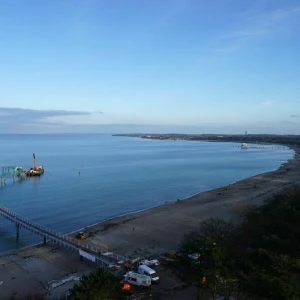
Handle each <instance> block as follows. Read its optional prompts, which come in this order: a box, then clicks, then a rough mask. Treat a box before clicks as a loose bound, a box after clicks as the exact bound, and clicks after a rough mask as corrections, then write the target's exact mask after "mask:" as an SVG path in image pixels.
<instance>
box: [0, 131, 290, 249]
mask: <svg viewBox="0 0 300 300" xmlns="http://www.w3.org/2000/svg"><path fill="white" fill-rule="evenodd" d="M240 146H241V145H240V144H239V143H229V142H202V141H183V140H151V139H142V138H138V137H122V136H112V135H100V134H45V135H9V134H5V135H0V166H8V165H9V166H22V167H24V168H26V169H30V168H31V167H33V153H35V156H36V159H37V164H38V165H43V167H44V169H45V173H44V174H43V175H42V176H40V177H28V178H26V179H25V180H20V179H16V180H15V181H14V180H13V178H12V177H7V178H6V184H5V185H2V186H1V187H0V205H2V206H5V207H7V208H9V209H10V210H12V211H14V212H15V213H17V214H19V215H21V216H23V217H26V218H28V219H30V220H32V221H34V222H37V223H39V224H41V225H43V226H46V227H47V228H50V229H52V230H55V231H58V232H60V233H64V234H65V233H70V232H74V231H76V230H79V229H82V228H84V227H86V226H89V225H92V224H95V223H98V222H100V221H104V220H107V219H110V218H113V217H116V216H120V215H125V214H128V213H132V212H136V211H140V210H144V209H148V208H151V207H154V206H158V205H162V204H163V203H165V202H166V201H176V200H177V199H180V200H183V199H185V198H187V197H189V196H191V195H194V194H196V193H199V192H203V191H207V190H210V189H214V188H217V187H220V186H224V185H228V184H231V183H234V182H236V181H239V180H242V179H245V178H247V177H250V176H253V175H256V174H259V173H264V172H268V171H272V170H276V169H277V168H279V167H280V166H281V165H282V164H283V163H285V162H286V161H287V160H289V159H292V158H293V157H294V151H293V150H291V149H289V148H288V147H286V146H280V145H255V144H249V149H243V150H242V149H241V147H240ZM0 173H1V170H0ZM40 242H41V238H40V237H39V236H37V235H34V234H32V233H30V232H28V231H26V230H25V229H21V231H20V238H19V240H18V241H17V240H16V227H15V225H14V224H13V223H11V222H9V221H8V220H6V219H4V218H3V217H0V253H1V254H4V253H8V252H10V251H14V250H17V249H20V248H24V247H28V246H31V245H34V244H37V243H40Z"/></svg>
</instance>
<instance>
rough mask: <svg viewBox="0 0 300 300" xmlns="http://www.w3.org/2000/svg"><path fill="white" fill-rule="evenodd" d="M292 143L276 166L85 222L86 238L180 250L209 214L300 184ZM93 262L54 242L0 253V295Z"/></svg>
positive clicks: (141, 249)
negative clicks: (289, 152)
mask: <svg viewBox="0 0 300 300" xmlns="http://www.w3.org/2000/svg"><path fill="white" fill-rule="evenodd" d="M293 149H294V150H295V153H296V154H295V158H294V159H292V160H290V161H288V162H287V163H285V164H284V165H282V166H281V167H280V168H279V169H278V170H276V171H274V172H269V173H264V174H260V175H256V176H253V177H251V178H248V179H245V180H242V181H239V182H236V183H234V184H231V185H228V186H225V187H220V188H218V189H214V190H211V191H207V192H203V193H199V194H197V195H194V196H192V197H190V198H188V199H185V200H179V201H177V200H176V201H174V202H168V203H165V204H164V205H161V206H158V207H155V208H151V209H148V210H145V211H141V212H137V213H133V214H129V215H126V216H122V217H117V218H114V219H111V220H108V221H105V222H102V223H99V224H96V225H93V226H91V227H87V228H85V230H84V232H85V233H86V235H87V236H89V237H88V238H87V240H86V241H87V242H89V243H91V244H93V245H96V246H99V247H102V248H104V249H107V250H109V251H113V252H115V253H116V254H120V255H124V256H126V257H137V256H144V257H151V256H156V255H158V254H159V253H160V252H162V251H165V250H176V249H177V247H178V245H179V242H180V240H181V238H182V237H183V236H184V235H185V234H186V233H188V232H190V231H191V230H193V229H196V228H198V227H199V223H200V221H202V220H205V219H207V218H209V217H221V218H225V219H230V218H231V217H233V216H234V214H235V213H236V212H237V211H240V210H243V209H245V208H246V207H247V206H249V205H260V204H262V203H263V201H264V200H266V199H269V198H270V197H272V196H273V195H274V194H276V193H278V192H280V191H282V190H287V189H289V188H291V187H292V186H295V185H299V184H300V147H294V148H293ZM74 235H75V234H73V236H74ZM53 249H55V250H54V252H53ZM28 257H29V258H28ZM13 258H17V259H13ZM24 265H25V266H24ZM95 267H96V266H94V265H92V263H89V262H87V261H84V262H80V261H79V258H78V257H77V256H76V255H75V254H74V253H72V252H68V251H66V250H64V249H61V248H59V247H57V246H54V245H52V244H50V243H48V244H47V245H46V246H38V247H32V248H28V249H25V250H22V251H21V252H17V253H16V254H15V255H13V254H11V255H5V256H2V257H0V299H8V296H10V295H12V294H13V293H15V292H16V293H17V295H19V296H20V299H22V297H23V296H24V295H25V294H27V293H28V292H30V291H37V292H45V291H46V290H45V288H47V287H48V284H47V283H48V282H50V281H51V280H54V279H56V280H61V279H63V278H67V277H68V276H70V275H74V274H75V275H76V276H80V274H82V273H84V272H85V273H88V272H89V271H91V270H92V269H94V268H95ZM12 278H13V279H12ZM1 282H2V283H1ZM69 285H70V284H69ZM68 288H69V286H68V285H64V286H62V287H61V288H60V289H55V291H54V290H53V291H52V294H51V295H49V299H52V298H53V295H54V294H59V293H60V292H63V291H64V290H67V289H68ZM48 294H49V293H48ZM174 299H175V298H174Z"/></svg>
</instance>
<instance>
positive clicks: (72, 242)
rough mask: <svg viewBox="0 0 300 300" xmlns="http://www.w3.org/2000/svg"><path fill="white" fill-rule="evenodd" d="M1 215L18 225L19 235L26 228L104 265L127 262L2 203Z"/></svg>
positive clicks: (123, 258) (46, 239)
mask: <svg viewBox="0 0 300 300" xmlns="http://www.w3.org/2000/svg"><path fill="white" fill-rule="evenodd" d="M0 215H1V216H3V217H4V218H5V219H7V220H9V221H11V222H13V223H15V224H16V226H17V237H18V234H19V229H20V228H25V229H27V230H29V231H31V232H33V233H35V234H38V235H40V236H41V237H43V238H44V242H45V241H51V242H54V243H56V244H59V245H60V246H63V247H65V248H67V249H69V250H73V251H76V252H77V253H78V254H79V255H81V256H83V257H85V258H87V259H89V260H91V261H93V262H95V263H97V264H99V265H100V266H102V267H110V266H111V265H113V264H114V263H117V262H121V261H123V262H125V260H126V259H125V257H123V256H120V255H117V254H115V253H112V252H107V251H105V250H103V249H100V248H98V247H95V246H93V245H90V244H88V243H85V242H82V241H79V240H77V239H74V238H72V237H70V236H67V235H64V234H61V233H58V232H56V231H53V230H51V229H48V228H46V227H44V226H41V225H39V224H37V223H35V222H33V221H31V220H29V219H26V218H24V217H22V216H19V215H17V214H16V213H14V212H12V211H11V210H9V209H8V208H6V207H4V206H2V205H0Z"/></svg>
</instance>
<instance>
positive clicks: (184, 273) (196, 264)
mask: <svg viewBox="0 0 300 300" xmlns="http://www.w3.org/2000/svg"><path fill="white" fill-rule="evenodd" d="M179 253H180V259H179V260H178V263H177V265H176V269H177V271H178V274H179V276H180V277H181V279H182V280H184V281H185V282H187V283H189V284H192V285H194V286H196V287H197V289H198V298H199V297H200V294H201V292H202V291H203V290H204V289H206V290H207V289H209V290H211V291H212V294H213V297H214V298H215V297H216V295H217V294H219V293H222V294H225V295H230V293H231V291H232V290H233V289H234V288H235V287H234V286H235V282H234V280H233V279H234V278H233V277H232V272H231V270H230V268H229V266H228V261H229V259H228V256H227V251H226V248H225V247H224V246H223V245H220V244H218V243H216V242H215V240H214V239H212V238H211V237H209V236H204V235H202V234H200V233H199V232H191V233H190V234H188V235H186V236H185V237H184V238H183V240H182V242H181V245H180V248H179Z"/></svg>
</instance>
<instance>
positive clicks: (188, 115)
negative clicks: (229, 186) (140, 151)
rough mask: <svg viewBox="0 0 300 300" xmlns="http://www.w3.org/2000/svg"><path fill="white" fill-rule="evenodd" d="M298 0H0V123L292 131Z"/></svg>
mask: <svg viewBox="0 0 300 300" xmlns="http://www.w3.org/2000/svg"><path fill="white" fill-rule="evenodd" d="M299 37H300V2H299V0H297V1H294V0H245V1H241V0H210V1H204V0H51V1H40V0H35V1H34V0H26V1H24V0H2V1H0V133H65V132H70V133H72V132H80V133H84V132H93V133H134V132H148V133H199V134H202V133H233V134H243V133H244V132H245V131H247V132H248V133H276V134H300V38H299Z"/></svg>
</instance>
